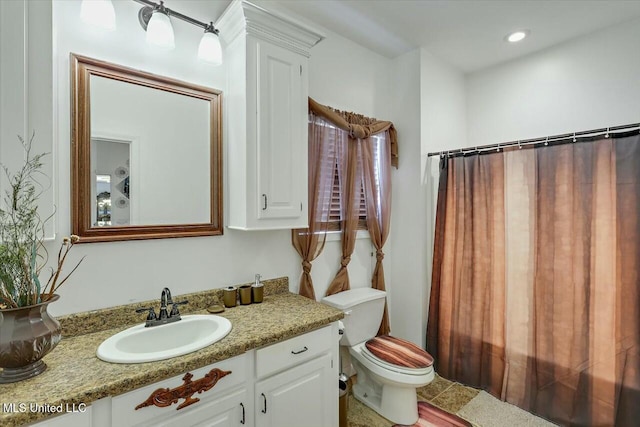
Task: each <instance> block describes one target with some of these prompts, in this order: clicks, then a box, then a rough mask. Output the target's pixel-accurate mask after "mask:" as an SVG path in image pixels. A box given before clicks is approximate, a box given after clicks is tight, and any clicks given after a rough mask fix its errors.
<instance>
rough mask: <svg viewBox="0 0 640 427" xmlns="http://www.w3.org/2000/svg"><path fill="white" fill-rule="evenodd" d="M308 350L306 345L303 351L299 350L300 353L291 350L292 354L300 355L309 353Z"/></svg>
mask: <svg viewBox="0 0 640 427" xmlns="http://www.w3.org/2000/svg"><path fill="white" fill-rule="evenodd" d="M307 350H309V349H308V348H307V346H306V345H305V346H304V347H303V348H302V350H298V351H293V350H291V354H300V353H304V352H305V351H307Z"/></svg>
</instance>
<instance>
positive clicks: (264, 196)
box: [262, 194, 267, 211]
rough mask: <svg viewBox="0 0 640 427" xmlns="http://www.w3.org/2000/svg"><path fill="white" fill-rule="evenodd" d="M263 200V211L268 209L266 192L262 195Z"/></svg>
mask: <svg viewBox="0 0 640 427" xmlns="http://www.w3.org/2000/svg"><path fill="white" fill-rule="evenodd" d="M262 202H263V203H264V204H263V205H262V210H263V211H266V210H267V195H266V194H263V195H262Z"/></svg>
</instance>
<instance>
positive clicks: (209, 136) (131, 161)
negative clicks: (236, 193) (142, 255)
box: [71, 54, 223, 242]
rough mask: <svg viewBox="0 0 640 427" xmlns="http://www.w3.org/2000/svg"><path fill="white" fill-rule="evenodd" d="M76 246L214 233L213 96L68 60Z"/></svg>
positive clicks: (217, 149)
mask: <svg viewBox="0 0 640 427" xmlns="http://www.w3.org/2000/svg"><path fill="white" fill-rule="evenodd" d="M71 79H72V82H71V92H72V93H71V97H72V102H71V108H72V111H71V122H72V123H71V135H72V144H71V205H72V206H71V228H72V233H73V234H77V235H78V236H80V238H81V239H80V242H102V241H114V240H136V239H158V238H170V237H189V236H210V235H220V234H222V232H223V225H222V222H223V220H222V218H223V210H222V200H223V187H222V94H221V92H220V91H218V90H215V89H210V88H206V87H203V86H197V85H193V84H190V83H186V82H182V81H179V80H175V79H170V78H167V77H162V76H158V75H155V74H150V73H146V72H143V71H139V70H134V69H131V68H127V67H123V66H120V65H115V64H111V63H108V62H104V61H100V60H96V59H92V58H87V57H84V56H80V55H75V54H71Z"/></svg>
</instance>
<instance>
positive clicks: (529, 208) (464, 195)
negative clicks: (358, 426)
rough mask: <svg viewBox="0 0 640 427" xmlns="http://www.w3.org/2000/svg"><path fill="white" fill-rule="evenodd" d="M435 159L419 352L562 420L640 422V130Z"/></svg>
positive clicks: (460, 377)
mask: <svg viewBox="0 0 640 427" xmlns="http://www.w3.org/2000/svg"><path fill="white" fill-rule="evenodd" d="M635 133H636V135H634V136H630V135H628V134H627V135H624V136H622V137H616V138H607V139H602V140H598V141H586V142H577V143H573V144H564V145H556V146H542V147H537V148H523V149H518V148H517V147H516V148H515V149H509V150H505V151H503V152H499V153H495V152H494V153H491V154H481V155H478V154H474V155H468V156H464V157H455V158H448V159H443V160H442V161H441V174H440V186H439V190H438V205H437V213H436V230H435V244H434V260H433V275H432V288H431V300H430V309H429V322H428V330H427V349H428V351H429V352H431V354H432V355H434V356H435V359H436V370H437V371H438V372H439V374H440V375H442V376H443V377H445V378H449V379H451V380H456V381H460V382H462V383H465V384H468V385H472V386H477V387H481V388H483V389H485V390H487V391H488V392H490V393H491V394H493V395H494V396H496V397H498V398H501V399H502V400H506V401H507V402H509V403H512V404H515V405H517V406H519V407H521V408H523V409H526V410H528V411H531V412H533V413H535V414H537V415H539V416H542V417H544V418H546V419H548V420H550V421H552V422H555V423H558V424H560V425H566V426H614V425H615V426H635V425H638V423H640V421H639V420H640V136H638V135H637V132H635Z"/></svg>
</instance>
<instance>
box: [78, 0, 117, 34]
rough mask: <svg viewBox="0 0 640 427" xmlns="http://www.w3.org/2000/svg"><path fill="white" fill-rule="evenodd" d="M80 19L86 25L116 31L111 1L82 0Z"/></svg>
mask: <svg viewBox="0 0 640 427" xmlns="http://www.w3.org/2000/svg"><path fill="white" fill-rule="evenodd" d="M80 18H81V19H82V21H84V22H86V23H87V24H90V25H93V26H96V27H100V28H104V29H105V30H110V31H113V30H115V29H116V12H115V11H114V10H113V4H112V3H111V0H82V4H81V5H80Z"/></svg>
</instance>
